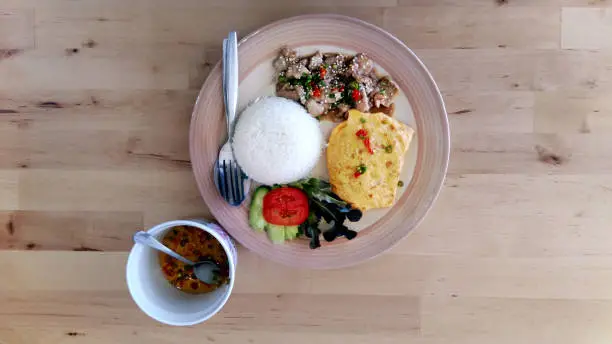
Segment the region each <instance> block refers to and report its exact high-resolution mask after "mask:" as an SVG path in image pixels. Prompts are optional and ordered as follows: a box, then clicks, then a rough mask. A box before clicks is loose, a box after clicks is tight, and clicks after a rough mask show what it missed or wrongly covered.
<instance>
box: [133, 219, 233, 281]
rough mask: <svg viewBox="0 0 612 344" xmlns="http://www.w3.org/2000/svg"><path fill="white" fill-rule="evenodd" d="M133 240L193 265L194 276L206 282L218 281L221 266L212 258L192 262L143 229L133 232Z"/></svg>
mask: <svg viewBox="0 0 612 344" xmlns="http://www.w3.org/2000/svg"><path fill="white" fill-rule="evenodd" d="M134 242H135V243H138V244H142V245H146V246H149V247H150V248H152V249H155V250H158V251H160V252H163V253H165V254H167V255H169V256H170V257H172V258H175V259H178V260H180V261H181V262H183V263H185V264H187V265H190V266H193V271H194V272H195V275H196V277H197V278H198V279H199V280H200V281H202V282H204V283H206V284H216V283H218V278H217V276H219V274H220V272H221V268H220V267H219V265H218V264H217V263H216V262H214V261H213V260H210V259H209V260H203V261H200V262H196V263H194V262H192V261H191V260H189V259H187V258H185V257H183V256H181V255H180V254H178V253H176V252H174V251H172V250H171V249H169V248H168V247H166V246H165V245H164V244H162V243H161V242H159V240H157V239H156V238H155V237H154V236H152V235H151V234H149V233H147V232H143V231H139V232H136V233H135V234H134Z"/></svg>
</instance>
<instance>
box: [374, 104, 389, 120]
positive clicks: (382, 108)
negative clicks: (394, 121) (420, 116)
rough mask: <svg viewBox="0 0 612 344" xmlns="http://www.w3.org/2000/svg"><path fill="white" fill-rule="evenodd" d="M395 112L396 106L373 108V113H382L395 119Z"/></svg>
mask: <svg viewBox="0 0 612 344" xmlns="http://www.w3.org/2000/svg"><path fill="white" fill-rule="evenodd" d="M393 111H395V104H391V106H379V107H371V108H370V112H371V113H377V112H382V113H384V114H385V115H387V116H389V117H393Z"/></svg>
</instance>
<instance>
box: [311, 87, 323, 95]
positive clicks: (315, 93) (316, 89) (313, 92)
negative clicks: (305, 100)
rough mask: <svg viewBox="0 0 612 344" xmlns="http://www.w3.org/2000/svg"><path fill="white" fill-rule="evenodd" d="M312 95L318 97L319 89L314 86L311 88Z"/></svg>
mask: <svg viewBox="0 0 612 344" xmlns="http://www.w3.org/2000/svg"><path fill="white" fill-rule="evenodd" d="M312 96H313V97H320V96H321V89H320V88H318V87H316V88H315V89H314V90H312Z"/></svg>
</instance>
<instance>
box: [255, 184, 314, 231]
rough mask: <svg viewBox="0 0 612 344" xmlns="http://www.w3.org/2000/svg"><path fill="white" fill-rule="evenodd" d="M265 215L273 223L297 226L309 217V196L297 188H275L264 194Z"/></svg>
mask: <svg viewBox="0 0 612 344" xmlns="http://www.w3.org/2000/svg"><path fill="white" fill-rule="evenodd" d="M263 217H264V219H265V220H266V222H267V223H270V224H273V225H278V226H297V225H299V224H301V223H302V222H304V221H306V219H307V218H308V197H306V194H305V193H304V192H303V191H302V190H300V189H296V188H290V187H282V188H278V189H274V190H272V191H270V192H268V193H267V194H266V195H265V196H264V199H263Z"/></svg>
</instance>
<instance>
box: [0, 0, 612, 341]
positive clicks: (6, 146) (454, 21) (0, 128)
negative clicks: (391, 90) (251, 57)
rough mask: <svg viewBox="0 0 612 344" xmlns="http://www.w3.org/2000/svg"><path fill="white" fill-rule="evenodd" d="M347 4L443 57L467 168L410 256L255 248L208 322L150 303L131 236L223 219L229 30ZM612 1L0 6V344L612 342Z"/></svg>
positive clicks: (4, 1)
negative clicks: (219, 102)
mask: <svg viewBox="0 0 612 344" xmlns="http://www.w3.org/2000/svg"><path fill="white" fill-rule="evenodd" d="M327 12H331V13H341V14H345V15H350V16H355V17H358V18H361V19H364V20H366V21H368V22H371V23H373V24H376V25H379V26H381V27H383V28H385V29H387V30H389V31H390V32H392V33H394V34H395V35H397V36H398V37H399V38H401V39H402V40H404V41H405V42H406V44H407V45H408V46H410V47H411V48H413V49H414V50H415V52H416V53H417V54H418V55H419V56H420V57H421V58H422V59H423V60H424V62H425V64H426V65H427V66H428V67H429V69H430V70H431V71H432V73H433V75H434V77H435V79H436V80H437V82H438V85H439V86H440V88H441V89H442V91H443V93H444V98H445V100H446V102H447V107H448V111H449V113H450V117H451V118H450V120H451V133H452V153H451V162H450V168H449V175H448V178H447V181H446V185H445V187H444V189H443V191H442V194H441V196H440V198H439V199H438V202H437V203H436V204H435V206H434V208H433V210H432V211H431V212H430V213H429V215H428V216H427V218H426V219H425V221H424V223H423V224H422V225H421V226H420V227H418V228H417V229H416V230H415V231H414V232H413V233H412V234H411V235H410V236H409V237H407V238H406V239H405V240H403V241H402V242H401V243H400V244H399V245H398V246H396V247H395V248H394V249H393V250H392V251H391V252H390V253H388V254H386V255H384V256H382V257H380V258H378V259H375V260H373V261H369V262H367V263H365V264H363V265H360V266H357V267H354V268H350V269H343V270H337V271H308V270H296V269H289V268H286V267H283V266H279V265H276V264H274V263H270V262H268V261H264V260H262V259H260V258H257V257H256V256H255V255H253V254H251V253H249V252H246V251H245V250H243V249H242V250H240V252H239V254H240V262H239V266H238V275H237V281H236V289H235V293H234V295H233V296H232V298H231V299H230V301H229V303H228V304H227V306H226V307H225V308H224V310H223V311H222V312H221V313H220V314H219V315H217V316H216V317H214V318H213V319H212V320H211V321H209V322H207V323H206V324H202V325H198V326H194V327H190V328H173V327H169V326H164V325H160V324H157V323H156V322H154V321H153V320H151V319H149V318H147V317H146V316H145V315H144V314H142V313H141V312H140V311H139V310H138V308H137V307H136V306H135V304H134V303H133V302H132V301H131V299H130V297H129V294H128V292H127V289H126V285H125V278H124V274H125V270H124V266H125V262H126V257H127V254H126V252H127V250H129V248H130V246H131V242H130V237H131V234H132V233H133V232H134V231H135V230H137V229H140V228H147V227H149V226H152V225H154V224H156V223H158V222H161V221H164V220H169V219H175V218H182V217H192V216H200V217H209V215H210V214H209V213H208V210H207V209H206V206H205V205H204V203H203V202H202V200H201V198H200V196H199V194H198V191H197V187H196V185H195V181H194V179H193V176H192V173H191V168H190V162H189V154H188V137H187V133H188V129H189V128H188V127H189V120H190V114H191V110H192V107H193V102H194V100H195V97H196V94H197V92H198V90H199V87H200V86H201V84H202V82H203V80H204V79H205V78H206V76H207V74H208V72H209V71H210V69H211V66H212V65H213V64H214V63H216V62H217V61H218V59H219V57H220V42H221V40H222V38H223V37H224V36H225V35H226V33H227V32H228V31H229V30H231V29H236V30H238V31H239V32H240V33H241V34H242V35H244V34H246V33H248V32H250V31H252V30H254V29H256V28H258V27H260V26H262V25H264V24H267V23H269V22H271V21H273V20H276V19H280V18H284V17H287V16H291V15H297V14H305V13H327ZM611 18H612V2H611V1H605V0H505V1H502V0H356V1H349V0H333V1H330V0H311V1H307V2H292V1H284V0H270V1H263V0H258V1H250V0H148V1H146V0H135V1H123V0H106V1H102V0H80V1H73V0H44V1H43V0H0V276H1V277H0V281H1V282H0V343H2V344H25V343H27V344H30V343H34V344H39V343H40V344H43V343H44V344H52V343H177V342H178V341H181V340H186V339H191V340H194V341H197V342H200V343H266V344H268V343H287V342H288V343H294V344H301V343H309V344H311V343H326V344H333V343H417V344H438V343H440V344H441V343H458V344H459V343H466V344H467V343H469V344H485V343H486V344H489V343H496V344H505V343H508V344H510V343H538V344H541V343H555V344H564V343H577V344H591V343H593V344H608V343H610V342H612V330H610V328H611V327H610V326H611V325H612V230H611V225H610V224H611V223H612V212H611V211H610V209H611V207H612V138H611V134H612V97H610V94H611V91H612V40H610V37H611V36H612V19H611Z"/></svg>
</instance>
